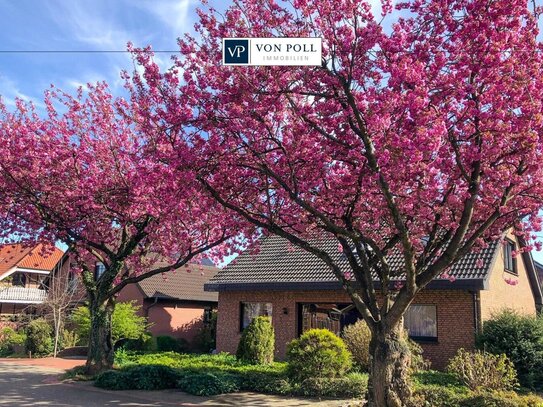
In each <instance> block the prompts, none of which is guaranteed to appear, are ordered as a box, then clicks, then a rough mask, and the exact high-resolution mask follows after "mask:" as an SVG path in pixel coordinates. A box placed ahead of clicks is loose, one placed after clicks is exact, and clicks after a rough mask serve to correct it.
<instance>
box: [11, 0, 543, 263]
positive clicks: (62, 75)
mask: <svg viewBox="0 0 543 407" xmlns="http://www.w3.org/2000/svg"><path fill="white" fill-rule="evenodd" d="M540 1H541V0H537V3H538V4H539V3H540ZM209 3H210V5H212V6H214V7H215V8H217V9H223V8H225V7H226V6H227V5H228V3H230V1H229V0H209ZM372 3H373V6H374V12H376V14H378V12H379V8H378V7H379V6H378V4H379V0H372ZM198 6H199V1H198V0H0V27H2V30H1V31H0V95H2V98H3V100H4V103H6V105H8V107H13V104H14V100H15V98H16V97H19V98H22V99H24V100H32V101H33V102H34V103H35V105H36V106H37V107H38V108H40V107H42V106H43V103H42V102H41V100H42V99H43V92H44V90H45V89H47V88H48V87H49V86H50V84H54V85H55V86H57V87H60V88H61V89H63V90H65V91H67V92H73V91H75V90H76V89H77V88H78V87H79V86H82V85H83V86H84V85H85V84H86V83H88V82H91V83H93V82H96V81H101V80H105V81H107V82H108V84H109V86H110V88H111V89H112V91H113V93H116V92H119V93H121V92H122V81H121V80H120V77H119V73H120V71H121V70H122V69H127V70H129V71H130V70H132V69H133V63H132V59H131V56H130V54H128V53H127V52H125V50H126V45H127V42H129V41H131V42H132V43H133V44H134V45H135V46H137V47H143V46H147V45H151V46H152V48H153V50H155V51H166V52H159V53H158V54H157V55H156V57H155V60H156V61H157V63H159V65H162V66H163V67H165V66H168V59H169V57H170V55H171V54H172V53H174V52H176V51H177V49H178V48H177V42H176V39H177V38H178V37H180V36H182V35H183V34H184V33H193V27H194V24H195V22H196V21H197V16H196V9H197V7H198ZM39 51H42V52H39ZM43 51H78V52H69V53H62V52H43ZM81 51H84V52H81ZM104 51H109V52H104ZM533 254H534V257H535V258H536V259H537V260H538V261H541V262H543V253H540V252H534V253H533Z"/></svg>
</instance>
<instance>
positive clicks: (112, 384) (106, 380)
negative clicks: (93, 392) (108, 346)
mask: <svg viewBox="0 0 543 407" xmlns="http://www.w3.org/2000/svg"><path fill="white" fill-rule="evenodd" d="M94 385H95V386H96V387H100V388H102V389H109V390H130V389H131V388H133V387H131V386H132V383H130V382H129V381H128V377H127V375H126V372H125V371H118V370H107V371H105V372H103V373H100V374H99V375H98V376H97V377H96V380H95V381H94Z"/></svg>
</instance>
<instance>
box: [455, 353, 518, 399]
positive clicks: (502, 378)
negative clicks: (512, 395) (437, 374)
mask: <svg viewBox="0 0 543 407" xmlns="http://www.w3.org/2000/svg"><path fill="white" fill-rule="evenodd" d="M447 370H448V371H449V372H450V373H452V374H454V375H455V376H456V377H457V378H458V379H459V380H460V381H461V382H462V383H464V384H465V385H466V386H468V387H469V388H470V389H471V390H478V389H486V390H510V389H512V388H514V387H516V386H517V384H518V382H517V374H516V372H515V368H514V366H513V364H512V363H511V361H510V360H509V359H508V358H507V356H505V355H503V354H502V355H493V354H491V353H484V352H479V351H477V352H467V351H465V350H464V349H460V350H459V351H458V353H457V354H456V356H455V357H454V358H452V359H451V360H450V362H449V366H448V367H447Z"/></svg>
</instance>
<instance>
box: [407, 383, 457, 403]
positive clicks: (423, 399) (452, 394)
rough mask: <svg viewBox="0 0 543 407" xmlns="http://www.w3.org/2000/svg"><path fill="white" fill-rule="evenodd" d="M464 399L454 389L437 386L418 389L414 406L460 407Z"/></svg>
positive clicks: (414, 393) (415, 393)
mask: <svg viewBox="0 0 543 407" xmlns="http://www.w3.org/2000/svg"><path fill="white" fill-rule="evenodd" d="M464 397H465V396H464V395H462V394H459V393H458V392H456V391H455V390H454V389H451V388H448V387H441V386H437V385H424V386H420V387H416V388H415V391H414V392H413V402H414V405H416V406H420V407H437V406H439V407H458V405H459V403H460V401H461V400H462V399H463V398H464Z"/></svg>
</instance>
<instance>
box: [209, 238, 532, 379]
mask: <svg viewBox="0 0 543 407" xmlns="http://www.w3.org/2000/svg"><path fill="white" fill-rule="evenodd" d="M318 244H320V245H322V246H321V247H323V248H324V247H326V249H327V252H328V253H335V254H334V257H335V260H336V261H337V262H338V264H339V265H340V267H342V268H344V269H345V270H348V264H347V259H346V257H345V256H344V255H343V253H341V252H339V251H338V249H337V242H335V243H334V242H333V241H320V242H319V243H318ZM522 245H523V242H522V241H519V239H518V238H517V237H515V236H514V235H512V234H508V235H507V238H506V239H505V240H504V242H503V243H500V242H494V243H492V244H491V245H490V246H489V247H488V248H486V249H483V250H481V251H480V252H479V253H470V254H468V255H467V256H465V257H464V258H463V259H462V260H460V261H459V262H458V263H457V264H455V265H454V266H453V267H452V269H451V270H450V271H449V276H452V277H453V278H451V277H448V278H438V279H435V280H434V281H432V282H431V283H430V284H429V285H428V286H427V288H426V289H424V290H423V291H422V292H420V293H419V294H418V295H417V297H416V298H415V300H414V302H413V304H412V305H411V306H410V308H409V309H408V311H407V313H406V315H405V318H404V324H405V327H406V329H407V330H408V332H409V335H410V336H411V338H413V339H414V340H415V341H417V342H419V343H420V344H421V346H422V348H423V349H424V356H425V358H427V359H429V360H430V361H431V362H432V366H433V367H434V368H436V369H443V368H444V367H445V366H446V364H447V362H448V360H449V359H450V358H451V357H452V356H453V355H454V354H455V353H456V351H457V350H458V349H459V348H462V347H463V348H467V349H470V348H473V347H474V345H475V334H476V332H477V331H478V330H479V329H480V328H481V324H482V322H483V321H485V320H487V319H488V318H490V317H491V315H492V313H494V312H497V311H500V310H501V309H503V308H513V309H515V310H517V311H518V312H520V313H523V314H530V315H535V313H536V311H537V310H538V309H539V307H541V304H542V297H541V290H540V286H539V283H538V278H537V275H536V271H535V268H534V263H533V261H532V257H531V255H530V253H524V254H522V255H519V256H518V257H513V252H514V251H515V249H517V248H518V247H519V246H522ZM391 257H392V256H391ZM398 260H399V259H396V266H399V263H398ZM479 260H481V261H482V264H480V263H481V261H479ZM390 262H391V264H393V263H394V259H393V258H391V259H390ZM478 266H479V267H478ZM453 279H454V281H451V280H453ZM205 289H206V290H209V291H215V292H218V293H219V305H218V321H217V350H218V351H226V352H231V353H233V352H235V351H236V348H237V345H238V341H239V338H240V333H241V331H242V330H243V329H244V328H245V327H246V326H247V325H248V324H249V323H250V321H251V320H252V319H253V318H254V317H256V316H258V315H269V316H270V317H271V318H272V324H273V326H274V329H275V338H276V339H275V340H276V346H275V352H276V358H278V359H282V358H284V356H285V352H286V344H287V343H288V342H289V341H291V340H292V339H294V338H296V337H297V336H299V335H300V334H301V333H302V332H303V331H305V330H307V329H310V328H328V329H330V330H332V331H333V332H335V333H337V334H339V333H340V332H341V330H342V328H343V327H344V326H345V325H348V324H350V323H353V322H354V321H356V320H357V319H358V317H359V314H358V312H357V311H356V309H355V308H354V306H353V305H352V303H351V301H350V298H349V297H348V296H347V294H346V293H345V292H344V291H343V290H342V289H341V286H340V284H339V282H338V280H337V279H336V278H335V277H334V275H333V274H332V272H331V271H330V270H329V269H328V268H327V266H326V265H325V264H324V262H322V261H321V260H320V259H319V258H317V257H316V256H314V255H312V254H310V253H308V252H305V251H303V250H301V249H298V248H294V247H292V246H291V245H290V244H289V243H288V242H287V241H286V240H284V239H282V238H280V237H276V236H270V237H267V238H265V239H264V240H263V241H262V242H261V245H260V249H259V254H255V255H253V254H251V253H250V252H249V251H246V252H244V253H242V254H241V255H240V256H239V257H238V258H237V259H236V260H235V261H234V262H232V263H231V264H229V265H228V266H227V267H225V268H224V269H222V270H221V271H219V272H218V273H217V275H215V277H213V278H212V279H211V280H210V281H209V282H208V283H207V284H206V285H205Z"/></svg>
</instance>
